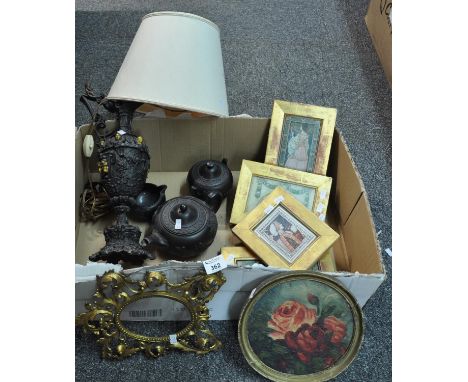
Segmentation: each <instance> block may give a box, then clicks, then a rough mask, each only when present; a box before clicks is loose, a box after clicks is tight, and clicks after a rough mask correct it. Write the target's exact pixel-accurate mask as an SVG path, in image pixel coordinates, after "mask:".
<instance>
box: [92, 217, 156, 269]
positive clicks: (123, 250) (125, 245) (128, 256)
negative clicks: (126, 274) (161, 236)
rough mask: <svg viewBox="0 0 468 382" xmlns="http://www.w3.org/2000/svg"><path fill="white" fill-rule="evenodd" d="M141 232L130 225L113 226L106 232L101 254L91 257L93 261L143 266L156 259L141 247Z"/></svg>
mask: <svg viewBox="0 0 468 382" xmlns="http://www.w3.org/2000/svg"><path fill="white" fill-rule="evenodd" d="M140 235H141V231H140V230H139V229H138V228H137V227H134V226H132V225H130V224H126V225H113V226H110V227H107V228H106V229H105V230H104V236H105V238H106V245H105V247H104V248H102V249H101V250H100V251H99V252H97V253H95V254H94V255H91V256H90V257H89V259H90V260H91V261H99V260H104V261H106V262H108V263H112V264H117V263H118V262H119V261H124V262H128V263H132V264H139V265H141V264H142V263H143V262H144V261H145V260H146V259H154V258H155V256H154V255H152V254H151V253H149V252H148V251H146V250H144V249H143V247H142V246H141V245H140V243H139V240H140Z"/></svg>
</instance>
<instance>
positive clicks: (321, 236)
mask: <svg viewBox="0 0 468 382" xmlns="http://www.w3.org/2000/svg"><path fill="white" fill-rule="evenodd" d="M278 205H281V206H282V207H283V208H284V209H285V210H287V211H288V212H289V213H290V214H291V215H292V216H294V217H295V218H296V219H298V220H299V221H300V222H301V223H302V224H303V225H304V226H305V227H307V228H308V229H309V230H311V231H312V232H314V234H315V235H317V238H316V239H315V240H314V241H313V242H312V243H311V244H310V245H309V246H308V247H306V248H305V249H304V251H303V252H302V253H301V254H300V255H299V257H298V258H297V259H296V260H295V261H294V262H293V263H292V264H289V263H288V262H286V261H285V260H284V259H283V258H282V257H281V256H280V255H279V254H277V253H276V252H275V251H274V250H273V249H272V248H271V247H270V246H269V245H268V244H266V243H265V242H264V241H263V240H262V239H261V238H259V237H258V236H257V234H256V233H255V232H254V229H255V227H256V226H257V225H258V224H260V223H261V222H262V221H263V219H264V218H265V217H266V216H267V215H268V214H269V213H270V212H271V211H273V210H274V208H275V207H277V206H278ZM232 232H234V233H235V234H236V235H237V236H238V237H239V238H240V239H241V240H242V241H243V242H244V243H245V244H246V245H247V246H248V247H249V248H250V249H251V250H252V251H253V252H255V253H256V254H257V256H258V257H259V258H260V259H262V260H263V261H264V262H265V263H266V264H268V265H270V266H273V267H278V268H286V269H290V270H306V269H308V268H310V267H311V266H312V265H313V264H314V263H316V262H317V261H318V260H319V259H320V258H321V257H322V255H323V254H324V253H325V252H326V251H327V250H328V249H329V248H330V247H331V246H332V245H333V243H334V242H335V241H336V240H337V239H338V238H339V237H340V235H339V234H337V233H336V232H335V231H334V230H333V229H331V228H330V227H329V226H328V225H327V224H325V223H323V222H321V221H320V219H319V218H318V217H317V216H315V214H314V213H312V212H310V211H309V210H307V208H305V207H304V206H303V205H302V204H301V203H300V202H298V201H297V200H296V198H294V197H293V196H292V195H291V194H289V193H288V192H287V191H285V190H284V189H282V188H281V187H277V188H275V190H274V191H273V192H272V193H271V194H270V195H268V196H267V197H265V199H263V200H262V202H260V204H259V205H258V206H257V207H255V208H254V209H253V210H252V211H251V212H250V213H249V214H248V215H247V216H246V217H245V218H244V219H243V220H242V221H241V222H240V223H239V224H238V225H236V226H235V227H234V228H233V229H232Z"/></svg>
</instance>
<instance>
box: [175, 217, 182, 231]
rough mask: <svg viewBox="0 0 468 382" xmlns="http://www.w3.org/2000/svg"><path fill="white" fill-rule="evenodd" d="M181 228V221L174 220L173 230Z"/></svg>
mask: <svg viewBox="0 0 468 382" xmlns="http://www.w3.org/2000/svg"><path fill="white" fill-rule="evenodd" d="M181 228H182V220H180V219H176V220H175V227H174V229H181Z"/></svg>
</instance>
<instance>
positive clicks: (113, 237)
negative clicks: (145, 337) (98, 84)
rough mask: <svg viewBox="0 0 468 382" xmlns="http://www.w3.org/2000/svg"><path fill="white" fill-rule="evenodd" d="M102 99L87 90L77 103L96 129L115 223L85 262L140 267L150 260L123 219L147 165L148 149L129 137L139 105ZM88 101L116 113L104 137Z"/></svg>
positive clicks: (137, 235)
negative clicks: (110, 128) (111, 125)
mask: <svg viewBox="0 0 468 382" xmlns="http://www.w3.org/2000/svg"><path fill="white" fill-rule="evenodd" d="M104 99H105V98H104V96H103V95H101V96H99V97H95V96H94V95H93V94H92V92H91V91H90V90H89V88H88V89H87V94H86V95H84V96H82V97H81V98H80V101H81V102H82V103H84V104H85V106H86V107H87V108H88V111H89V112H90V114H91V115H92V116H93V122H94V123H95V125H96V127H97V134H98V136H99V139H98V143H97V148H98V170H99V173H100V174H101V183H102V185H103V186H104V188H105V190H106V192H107V194H108V195H109V197H110V204H111V206H112V207H113V210H114V212H115V214H116V215H117V220H116V222H115V223H114V224H113V225H112V226H110V227H107V228H106V229H105V230H104V237H105V239H106V245H105V246H104V248H102V249H101V250H100V251H99V252H97V253H95V254H94V255H91V256H90V257H89V259H90V260H91V261H99V260H104V261H106V262H109V263H114V264H116V263H118V262H119V261H124V262H129V263H134V264H142V263H143V261H144V260H145V259H153V258H154V256H153V255H152V254H150V253H149V252H148V251H146V250H145V249H143V248H142V247H141V245H140V243H139V241H140V236H141V231H140V230H139V229H138V228H137V227H135V226H132V225H130V224H129V223H128V219H127V214H128V212H129V211H130V208H131V207H132V206H134V205H135V198H136V197H137V196H138V194H139V193H140V192H141V191H142V190H143V187H144V185H145V181H146V177H147V175H148V171H149V165H150V156H149V152H148V147H147V146H146V144H144V143H143V138H142V137H141V136H136V135H135V134H133V133H132V119H133V113H134V111H135V110H136V108H137V107H138V106H139V105H140V104H139V103H136V102H120V101H116V102H114V101H109V100H107V101H104ZM89 101H95V102H97V103H99V104H102V105H103V106H104V108H106V109H107V110H109V111H110V112H114V113H117V128H116V130H115V131H113V132H105V133H104V131H105V128H106V125H105V122H104V119H103V117H102V116H100V115H99V114H97V113H96V112H94V111H93V109H92V107H91V106H90V103H89Z"/></svg>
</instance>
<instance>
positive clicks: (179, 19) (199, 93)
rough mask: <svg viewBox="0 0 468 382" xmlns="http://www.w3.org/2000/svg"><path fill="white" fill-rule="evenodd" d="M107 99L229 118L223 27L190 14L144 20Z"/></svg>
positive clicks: (168, 14)
mask: <svg viewBox="0 0 468 382" xmlns="http://www.w3.org/2000/svg"><path fill="white" fill-rule="evenodd" d="M107 98H108V99H113V100H127V101H137V102H142V103H147V104H153V105H159V106H162V107H165V108H174V109H179V110H188V111H192V112H197V113H203V114H209V115H215V116H227V115H229V112H228V104H227V96H226V84H225V81H224V68H223V58H222V53H221V41H220V31H219V28H218V27H217V25H216V24H214V23H212V22H211V21H209V20H207V19H204V18H203V17H200V16H196V15H192V14H189V13H181V12H155V13H150V14H148V15H146V16H144V17H143V19H142V22H141V25H140V27H139V29H138V31H137V33H136V35H135V38H134V39H133V42H132V44H131V46H130V48H129V50H128V52H127V55H126V57H125V59H124V62H123V63H122V66H121V68H120V71H119V73H118V74H117V77H116V79H115V81H114V83H113V85H112V87H111V89H110V91H109V94H108V96H107Z"/></svg>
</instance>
